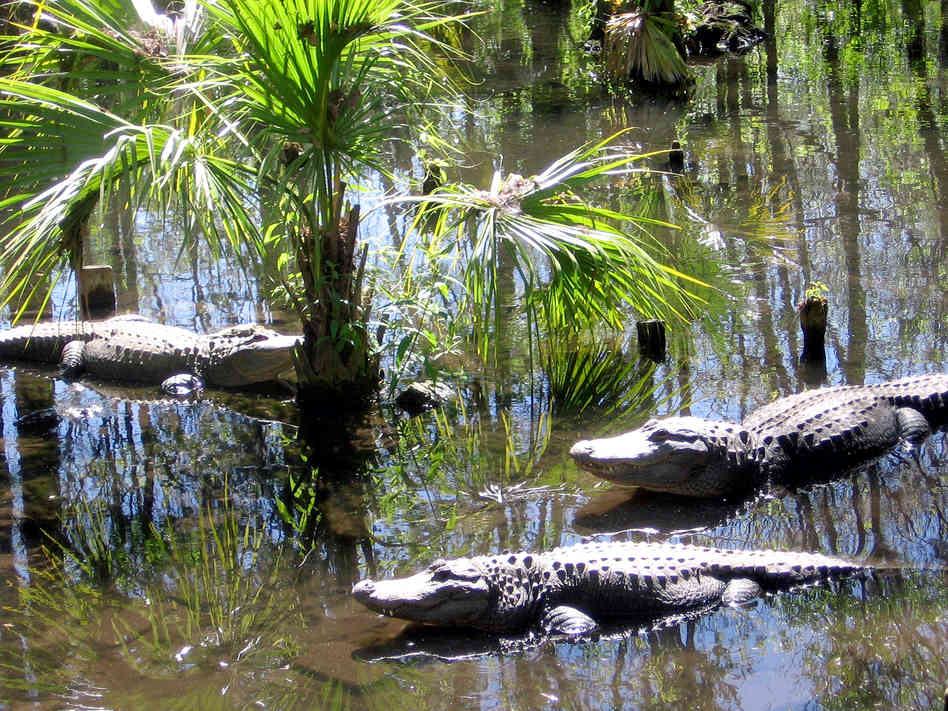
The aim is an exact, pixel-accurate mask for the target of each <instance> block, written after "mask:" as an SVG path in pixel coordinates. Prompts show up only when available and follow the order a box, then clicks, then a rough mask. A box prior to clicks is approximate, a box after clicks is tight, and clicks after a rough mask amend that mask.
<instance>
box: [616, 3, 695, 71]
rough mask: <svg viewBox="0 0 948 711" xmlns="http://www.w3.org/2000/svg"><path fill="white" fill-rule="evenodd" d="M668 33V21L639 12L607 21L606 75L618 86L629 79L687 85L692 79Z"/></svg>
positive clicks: (620, 15)
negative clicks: (617, 83) (617, 82)
mask: <svg viewBox="0 0 948 711" xmlns="http://www.w3.org/2000/svg"><path fill="white" fill-rule="evenodd" d="M670 30H671V25H670V21H669V20H667V19H665V18H663V17H661V16H659V15H654V14H649V13H645V12H641V11H634V12H626V13H619V14H615V15H613V16H612V17H610V18H609V21H608V22H607V23H606V28H605V38H604V42H603V56H604V61H605V67H606V73H607V74H608V75H609V76H610V77H612V79H613V80H614V81H619V82H624V81H628V80H629V79H641V80H643V81H645V82H647V83H653V84H670V85H678V84H682V83H685V82H687V81H688V80H689V79H690V76H691V75H690V73H689V71H688V67H687V65H686V64H685V61H684V60H683V59H682V57H681V54H680V53H679V52H678V48H677V47H675V44H674V43H673V42H672V41H671V39H670V38H669V31H670Z"/></svg>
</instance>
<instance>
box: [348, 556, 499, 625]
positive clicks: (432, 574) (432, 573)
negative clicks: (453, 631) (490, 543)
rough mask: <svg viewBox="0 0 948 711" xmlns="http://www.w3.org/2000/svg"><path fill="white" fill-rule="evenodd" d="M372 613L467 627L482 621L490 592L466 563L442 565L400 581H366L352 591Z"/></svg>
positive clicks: (414, 620)
mask: <svg viewBox="0 0 948 711" xmlns="http://www.w3.org/2000/svg"><path fill="white" fill-rule="evenodd" d="M352 595H353V597H355V599H356V600H358V601H359V602H361V603H362V604H363V605H365V606H366V607H368V608H369V609H370V610H374V611H376V612H380V613H382V614H383V615H388V616H390V617H398V618H401V619H405V620H411V621H413V622H427V623H431V624H439V625H457V626H464V625H470V624H473V623H474V622H476V621H479V620H482V619H484V618H485V616H486V615H487V610H488V607H489V604H490V589H489V586H488V583H487V581H486V579H485V578H484V576H483V575H482V574H481V571H480V570H479V569H477V568H476V566H473V565H469V564H465V562H464V561H448V562H444V561H438V562H436V563H434V564H432V565H431V566H430V567H429V568H428V569H427V570H424V571H422V572H420V573H417V574H416V575H412V576H411V577H408V578H401V579H397V580H363V581H362V582H359V583H356V585H355V586H354V587H353V588H352Z"/></svg>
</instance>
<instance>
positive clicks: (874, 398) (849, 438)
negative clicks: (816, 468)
mask: <svg viewBox="0 0 948 711" xmlns="http://www.w3.org/2000/svg"><path fill="white" fill-rule="evenodd" d="M900 408H907V410H906V412H908V411H914V412H916V413H919V414H921V415H922V416H924V417H925V418H926V419H927V420H928V421H929V423H931V424H932V425H935V424H938V423H940V422H943V421H944V420H945V416H946V414H948V375H945V374H936V375H923V376H915V377H909V378H902V379H901V380H894V381H891V382H887V383H880V384H878V385H848V386H839V387H833V388H822V389H819V390H808V391H805V392H802V393H798V394H796V395H790V396H789V397H784V398H781V399H779V400H777V401H775V402H772V403H771V404H769V405H766V406H764V407H762V408H760V409H759V410H757V411H755V412H753V413H751V415H749V416H748V417H747V419H746V420H745V421H744V423H743V428H744V429H745V430H746V431H747V432H748V433H749V434H750V436H751V441H752V442H753V443H754V446H755V447H756V449H755V450H754V451H752V452H751V453H750V454H751V458H752V459H753V460H754V461H756V462H757V463H758V464H760V465H761V467H762V469H763V470H764V471H768V472H771V473H774V472H782V473H784V474H786V473H789V471H790V470H793V471H799V470H800V469H801V468H803V469H805V468H806V467H807V466H809V465H810V464H811V463H812V462H813V461H815V460H817V459H818V460H820V461H821V462H822V461H826V462H827V463H830V462H831V460H835V459H839V460H846V461H855V460H858V459H860V458H862V457H865V456H867V455H869V454H872V453H875V452H880V451H883V450H885V449H887V448H889V447H892V446H894V445H895V444H896V443H897V442H898V441H899V439H900V438H902V437H904V436H905V435H906V432H905V429H904V425H905V421H904V420H903V419H900V412H899V410H900ZM915 417H916V418H917V417H918V415H915ZM926 431H927V430H926Z"/></svg>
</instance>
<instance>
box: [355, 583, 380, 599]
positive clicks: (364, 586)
mask: <svg viewBox="0 0 948 711" xmlns="http://www.w3.org/2000/svg"><path fill="white" fill-rule="evenodd" d="M373 592H375V583H374V582H372V581H371V580H368V579H366V580H360V581H359V582H357V583H356V584H355V585H353V586H352V594H353V596H355V598H356V599H359V598H361V597H364V596H366V595H371V594H372V593H373Z"/></svg>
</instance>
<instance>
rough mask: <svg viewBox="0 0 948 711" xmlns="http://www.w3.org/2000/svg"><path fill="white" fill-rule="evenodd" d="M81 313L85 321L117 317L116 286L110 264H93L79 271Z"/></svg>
mask: <svg viewBox="0 0 948 711" xmlns="http://www.w3.org/2000/svg"><path fill="white" fill-rule="evenodd" d="M79 313H80V315H81V317H82V318H83V319H97V318H108V317H109V316H114V315H115V285H114V284H113V282H112V267H110V266H109V265H108V264H92V265H89V266H87V267H83V268H82V269H81V270H80V271H79Z"/></svg>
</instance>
